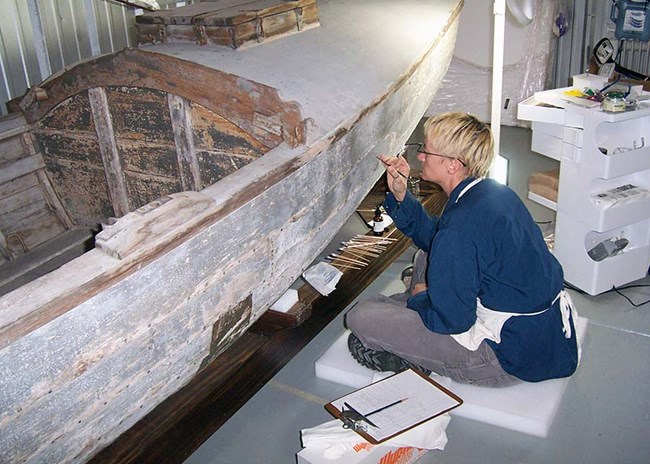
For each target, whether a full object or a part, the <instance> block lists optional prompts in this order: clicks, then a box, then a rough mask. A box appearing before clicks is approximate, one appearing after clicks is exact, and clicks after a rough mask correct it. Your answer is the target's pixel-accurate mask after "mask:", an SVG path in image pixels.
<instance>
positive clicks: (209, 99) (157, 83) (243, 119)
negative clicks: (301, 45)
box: [23, 49, 306, 149]
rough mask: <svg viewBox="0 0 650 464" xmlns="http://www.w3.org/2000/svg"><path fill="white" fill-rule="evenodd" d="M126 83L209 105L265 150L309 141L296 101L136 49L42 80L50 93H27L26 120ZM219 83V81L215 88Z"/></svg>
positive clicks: (253, 84)
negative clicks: (35, 96)
mask: <svg viewBox="0 0 650 464" xmlns="http://www.w3.org/2000/svg"><path fill="white" fill-rule="evenodd" d="M125 82H128V83H129V86H131V87H142V88H149V89H157V90H160V91H163V92H167V93H170V94H175V95H179V96H181V97H184V98H186V99H187V100H191V101H194V102H196V103H198V104H200V105H202V106H205V107H206V108H208V109H209V110H211V111H214V112H215V113H216V114H219V115H222V116H223V117H224V118H226V119H228V120H229V121H232V122H233V123H234V124H236V125H237V126H239V127H241V128H242V129H243V130H245V131H246V132H247V133H250V134H255V136H256V138H257V139H258V140H259V141H260V142H261V143H263V144H264V145H265V146H266V147H267V149H270V148H273V147H275V146H277V145H278V144H280V143H281V142H283V141H284V142H287V143H288V144H289V145H290V146H292V147H296V146H297V145H298V144H301V143H304V141H305V127H304V125H305V124H306V122H305V121H303V119H302V117H301V114H300V109H299V106H298V104H296V103H294V102H284V101H282V100H281V99H280V97H279V96H278V92H277V90H276V89H273V88H272V87H269V86H266V85H263V84H260V83H257V82H253V81H250V80H248V79H244V78H242V77H239V76H234V75H232V74H228V73H225V72H223V71H219V70H217V69H211V68H207V67H205V66H201V65H198V64H196V63H192V62H189V61H184V60H179V59H176V58H172V57H170V56H168V55H163V54H160V53H155V52H149V51H143V50H132V49H127V50H124V51H122V52H119V53H116V54H111V55H103V56H101V57H99V58H96V59H94V60H90V61H86V62H83V63H80V64H78V65H77V66H75V67H74V68H71V69H70V70H68V71H67V72H66V73H65V78H64V77H63V76H53V77H52V78H51V79H49V80H47V81H46V82H45V83H43V84H42V87H44V88H47V91H48V95H49V98H48V99H47V100H43V101H36V100H31V99H29V96H26V97H25V99H26V100H25V103H26V104H25V105H23V111H24V114H25V118H26V120H27V121H28V122H34V121H38V120H39V119H41V118H42V117H43V116H45V115H46V114H47V113H48V112H49V111H50V110H51V109H52V108H53V107H54V106H56V105H57V104H59V103H60V102H62V101H65V100H67V99H68V98H70V97H72V96H73V95H76V94H78V93H80V92H83V91H84V90H88V89H90V88H94V87H104V86H114V87H120V86H123V85H124V83H125ZM215 82H218V83H219V85H218V86H215V85H214V83H215ZM262 109H263V110H262ZM260 111H263V112H264V113H265V114H272V115H275V116H276V117H277V118H278V122H279V123H280V125H281V128H282V133H281V135H278V134H275V133H269V132H268V131H266V130H265V128H264V127H260V126H256V125H255V120H254V115H255V114H256V113H257V112H260Z"/></svg>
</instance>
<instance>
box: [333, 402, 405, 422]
mask: <svg viewBox="0 0 650 464" xmlns="http://www.w3.org/2000/svg"><path fill="white" fill-rule="evenodd" d="M406 400H408V398H402V399H401V400H397V401H393V402H392V403H390V404H387V405H386V406H382V407H381V408H378V409H375V410H374V411H372V412H369V413H368V414H361V413H360V412H359V411H357V410H356V409H354V408H353V407H352V406H350V405H349V404H348V403H346V402H344V403H343V405H344V406H345V407H346V408H348V409H349V410H350V411H352V412H353V413H354V414H356V415H357V416H358V418H360V419H362V420H364V421H366V422H367V423H368V424H370V425H372V426H373V427H375V428H379V426H377V425H376V424H374V423H373V422H372V421H371V420H370V419H368V416H370V415H372V414H377V413H378V412H381V411H384V410H386V409H388V408H391V407H393V406H395V405H397V404H400V403H401V402H403V401H406Z"/></svg>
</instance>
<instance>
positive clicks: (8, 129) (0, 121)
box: [0, 113, 30, 141]
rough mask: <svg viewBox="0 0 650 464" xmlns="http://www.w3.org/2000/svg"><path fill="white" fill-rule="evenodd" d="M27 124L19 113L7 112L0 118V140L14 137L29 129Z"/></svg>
mask: <svg viewBox="0 0 650 464" xmlns="http://www.w3.org/2000/svg"><path fill="white" fill-rule="evenodd" d="M29 129H30V128H29V124H27V121H25V117H24V116H23V115H22V114H20V113H14V114H9V115H7V116H3V117H2V118H0V141H3V140H5V139H8V138H10V137H15V136H16V135H19V134H22V133H23V132H27V131H28V130H29Z"/></svg>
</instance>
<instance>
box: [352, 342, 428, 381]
mask: <svg viewBox="0 0 650 464" xmlns="http://www.w3.org/2000/svg"><path fill="white" fill-rule="evenodd" d="M348 349H349V350H350V353H352V357H353V358H354V359H356V361H357V362H358V363H359V364H361V365H362V366H365V367H367V368H369V369H372V370H373V371H380V372H384V371H393V372H402V371H404V370H406V369H409V368H411V369H414V370H416V371H419V372H422V373H423V374H424V375H430V374H431V371H430V370H427V369H425V368H423V367H420V366H417V365H415V364H413V363H411V362H409V361H407V360H405V359H402V358H400V357H399V356H397V355H394V354H392V353H389V352H388V351H375V350H371V349H370V348H366V347H365V346H364V345H363V343H361V340H359V339H358V338H357V336H356V335H354V334H353V333H351V334H350V336H349V337H348Z"/></svg>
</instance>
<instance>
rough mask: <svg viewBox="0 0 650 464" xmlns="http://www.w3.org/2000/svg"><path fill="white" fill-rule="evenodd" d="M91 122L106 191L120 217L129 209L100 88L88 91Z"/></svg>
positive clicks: (109, 121)
mask: <svg viewBox="0 0 650 464" xmlns="http://www.w3.org/2000/svg"><path fill="white" fill-rule="evenodd" d="M88 96H89V98H90V105H91V108H92V112H93V120H94V122H95V128H96V130H97V137H98V140H99V149H100V151H101V154H102V161H103V162H104V172H105V173H106V179H107V180H108V191H109V196H110V198H111V204H112V205H113V212H114V214H115V216H117V217H122V216H124V215H125V214H126V213H128V212H129V211H130V210H131V209H130V206H129V195H128V192H127V190H126V181H125V180H124V173H123V172H122V162H121V160H120V154H119V151H118V149H117V144H116V142H115V133H114V131H113V121H112V117H111V113H110V110H109V107H108V98H107V97H106V92H105V91H104V89H103V88H101V87H95V88H92V89H89V90H88Z"/></svg>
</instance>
